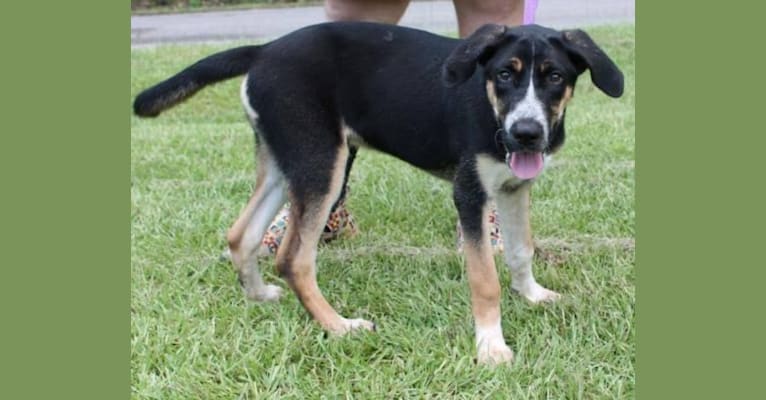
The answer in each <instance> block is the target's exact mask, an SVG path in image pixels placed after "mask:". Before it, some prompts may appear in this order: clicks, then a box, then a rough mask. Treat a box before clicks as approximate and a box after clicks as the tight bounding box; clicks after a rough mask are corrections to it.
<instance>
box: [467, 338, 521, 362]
mask: <svg viewBox="0 0 766 400" xmlns="http://www.w3.org/2000/svg"><path fill="white" fill-rule="evenodd" d="M476 347H477V350H478V354H477V357H476V362H477V363H479V364H481V365H500V364H507V363H510V362H512V361H513V350H511V348H510V347H508V345H507V344H505V342H504V341H503V340H502V339H499V340H487V341H483V342H481V343H479V345H478V346H476Z"/></svg>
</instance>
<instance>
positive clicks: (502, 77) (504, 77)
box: [497, 69, 513, 82]
mask: <svg viewBox="0 0 766 400" xmlns="http://www.w3.org/2000/svg"><path fill="white" fill-rule="evenodd" d="M511 78H513V75H512V74H511V71H508V70H507V69H501V70H500V72H498V73H497V79H498V80H499V81H501V82H508V81H510V80H511Z"/></svg>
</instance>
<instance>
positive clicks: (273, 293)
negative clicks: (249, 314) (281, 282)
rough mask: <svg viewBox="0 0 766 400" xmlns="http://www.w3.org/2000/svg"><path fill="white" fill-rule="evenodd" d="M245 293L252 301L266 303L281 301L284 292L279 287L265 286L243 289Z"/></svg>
mask: <svg viewBox="0 0 766 400" xmlns="http://www.w3.org/2000/svg"><path fill="white" fill-rule="evenodd" d="M242 290H244V292H245V296H247V298H248V299H250V300H252V301H257V302H265V301H279V298H280V297H282V293H283V290H282V288H281V287H279V286H277V285H263V286H261V287H260V288H257V289H247V288H244V287H243V288H242Z"/></svg>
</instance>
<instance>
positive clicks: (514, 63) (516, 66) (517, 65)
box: [511, 57, 524, 72]
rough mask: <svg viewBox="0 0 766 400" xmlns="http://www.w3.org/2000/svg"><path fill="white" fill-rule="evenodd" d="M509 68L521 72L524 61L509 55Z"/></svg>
mask: <svg viewBox="0 0 766 400" xmlns="http://www.w3.org/2000/svg"><path fill="white" fill-rule="evenodd" d="M511 68H513V70H514V71H516V72H521V69H522V68H524V63H523V62H521V60H520V59H519V58H518V57H511Z"/></svg>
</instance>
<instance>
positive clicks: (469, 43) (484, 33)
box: [442, 24, 508, 87]
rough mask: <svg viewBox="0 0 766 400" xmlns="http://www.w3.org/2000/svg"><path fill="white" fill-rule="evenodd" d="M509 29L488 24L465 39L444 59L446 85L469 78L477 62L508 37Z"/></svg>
mask: <svg viewBox="0 0 766 400" xmlns="http://www.w3.org/2000/svg"><path fill="white" fill-rule="evenodd" d="M507 31H508V28H507V27H505V26H503V25H495V24H486V25H484V26H482V27H481V28H479V29H477V30H476V32H474V33H473V34H472V35H471V36H469V37H467V38H466V39H465V40H463V41H462V43H460V44H459V45H458V46H457V47H456V48H455V50H453V51H452V53H451V54H450V55H449V57H447V59H446V60H445V61H444V65H443V66H442V82H443V83H444V85H445V86H447V87H452V86H455V85H458V84H461V83H463V82H465V81H466V80H468V78H470V77H471V75H473V72H474V71H475V70H476V64H477V63H479V62H481V61H483V59H484V58H485V57H486V56H487V55H488V54H489V53H490V52H491V51H492V49H493V48H494V47H495V46H496V45H497V44H499V43H500V42H501V41H503V40H504V39H505V38H506V35H505V34H506V32H507Z"/></svg>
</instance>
